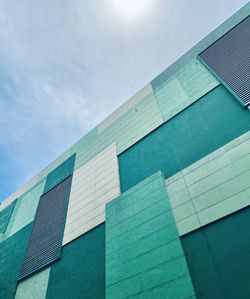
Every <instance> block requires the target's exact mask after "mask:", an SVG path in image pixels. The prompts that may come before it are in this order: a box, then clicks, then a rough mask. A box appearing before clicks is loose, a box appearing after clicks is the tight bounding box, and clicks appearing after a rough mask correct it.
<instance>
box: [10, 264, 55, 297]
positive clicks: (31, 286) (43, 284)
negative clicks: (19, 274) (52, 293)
mask: <svg viewBox="0 0 250 299" xmlns="http://www.w3.org/2000/svg"><path fill="white" fill-rule="evenodd" d="M49 273H50V268H46V269H44V270H42V271H40V272H39V273H37V274H35V275H32V276H30V277H29V278H27V279H25V280H23V281H21V282H20V283H19V284H18V287H17V290H16V296H15V299H45V297H46V291H47V286H48V281H49Z"/></svg>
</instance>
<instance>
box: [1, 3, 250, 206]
mask: <svg viewBox="0 0 250 299" xmlns="http://www.w3.org/2000/svg"><path fill="white" fill-rule="evenodd" d="M201 2H203V3H201ZM233 2H234V3H233V4H231V3H230V4H229V3H228V1H226V0H221V1H220V2H219V3H218V1H216V2H215V0H213V1H209V2H207V1H205V0H204V1H200V0H195V1H192V3H190V2H189V1H188V0H185V1H183V0H182V1H181V0H179V1H176V0H175V1H174V0H168V1H165V0H157V1H155V9H154V10H153V11H152V13H151V14H149V15H148V16H147V19H144V20H142V21H141V22H139V21H136V20H133V22H131V23H128V22H125V21H124V22H123V21H122V20H120V18H119V16H116V15H115V14H114V11H113V10H112V9H111V8H110V0H104V1H99V0H86V1H79V0H60V1H59V0H53V1H51V0H43V1H35V2H34V1H29V0H19V1H7V0H4V1H1V4H0V45H1V46H0V111H1V117H0V200H1V199H3V198H4V197H5V196H7V195H8V194H9V193H10V192H12V191H14V190H15V188H16V187H17V186H18V185H20V184H22V183H23V182H24V181H25V180H27V179H28V178H30V177H31V176H32V175H34V174H35V173H36V172H38V171H39V170H40V169H41V168H43V167H44V166H46V164H47V163H49V162H50V161H52V160H53V159H54V158H56V156H57V155H59V154H60V153H61V152H63V151H64V150H65V149H66V148H67V147H69V146H70V145H72V144H73V143H74V142H75V141H76V140H77V139H79V138H80V137H81V136H83V135H84V134H85V133H86V132H87V131H89V130H90V129H91V128H93V127H94V126H95V125H96V124H98V123H99V122H100V121H101V120H102V119H103V118H104V117H105V116H107V115H108V114H109V113H110V112H112V111H113V110H114V109H115V108H116V107H118V106H119V105H120V104H121V103H122V102H124V101H125V100H126V99H127V98H128V97H129V96H131V95H132V94H134V93H135V92H136V91H138V89H140V88H141V87H143V85H145V84H146V83H148V82H149V81H150V80H151V79H152V78H153V77H154V76H156V75H157V74H158V73H159V72H160V71H162V70H163V69H164V68H166V67H167V66H168V65H169V64H170V63H172V62H173V61H174V60H175V59H177V58H178V57H179V56H180V55H181V54H182V53H184V52H185V51H186V50H188V49H189V48H190V47H191V46H192V45H194V44H195V43H196V42H197V41H198V40H199V39H200V38H202V37H203V36H204V35H205V34H206V33H208V32H209V31H211V29H213V28H215V27H216V26H217V25H219V23H221V22H222V21H224V19H226V18H227V17H229V16H230V15H231V14H232V13H233V12H234V11H235V10H236V9H238V8H239V7H241V6H242V5H243V4H244V3H246V2H247V1H243V0H235V1H233ZM215 3H216V4H217V6H218V7H217V9H216V11H214V5H215ZM204 5H206V6H207V7H206V11H204V9H203V6H204ZM222 8H223V9H222ZM209 10H210V11H213V14H209V16H208V15H207V11H209ZM201 22H202V26H200V25H198V24H200V23H201Z"/></svg>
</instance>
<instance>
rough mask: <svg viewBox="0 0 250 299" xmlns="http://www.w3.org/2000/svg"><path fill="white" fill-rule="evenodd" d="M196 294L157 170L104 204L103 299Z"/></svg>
mask: <svg viewBox="0 0 250 299" xmlns="http://www.w3.org/2000/svg"><path fill="white" fill-rule="evenodd" d="M120 298H144V299H151V298H157V299H161V298H162V299H163V298H164V299H165V298H175V299H179V298H195V294H194V289H193V286H192V282H191V278H190V274H189V271H188V267H187V264H186V260H185V257H184V252H183V249H182V246H181V242H180V239H179V236H178V232H177V228H176V225H175V221H174V219H173V215H172V211H171V208H170V204H169V202H168V198H167V193H166V188H165V183H164V178H163V176H162V174H161V172H158V173H156V174H154V175H153V176H151V177H149V178H147V179H146V180H144V181H143V182H141V183H139V184H138V185H136V186H135V187H133V188H131V189H130V190H128V191H127V192H125V193H123V194H122V195H121V196H119V197H118V198H116V199H114V200H113V201H111V202H110V203H108V204H107V206H106V299H120Z"/></svg>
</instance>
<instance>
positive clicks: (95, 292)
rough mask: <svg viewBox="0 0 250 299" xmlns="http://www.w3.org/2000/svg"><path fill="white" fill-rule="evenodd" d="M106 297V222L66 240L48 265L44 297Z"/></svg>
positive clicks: (54, 298)
mask: <svg viewBox="0 0 250 299" xmlns="http://www.w3.org/2000/svg"><path fill="white" fill-rule="evenodd" d="M57 298H58V299H62V298H70V299H79V298H84V299H103V298H105V224H102V225H100V226H98V227H96V228H95V229H93V230H91V231H89V232H88V233H86V234H84V235H82V236H81V237H79V238H78V239H75V240H74V241H72V242H71V243H68V244H67V245H65V246H64V247H63V248H62V255H61V259H60V260H59V261H58V262H55V263H54V264H52V265H51V270H50V279H49V284H48V288H47V295H46V299H57Z"/></svg>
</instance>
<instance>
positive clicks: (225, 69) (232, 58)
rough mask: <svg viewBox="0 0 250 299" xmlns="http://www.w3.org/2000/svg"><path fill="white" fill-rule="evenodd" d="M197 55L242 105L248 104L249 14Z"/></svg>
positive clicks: (249, 79)
mask: <svg viewBox="0 0 250 299" xmlns="http://www.w3.org/2000/svg"><path fill="white" fill-rule="evenodd" d="M199 56H200V58H201V59H202V60H203V61H204V62H205V63H206V65H207V66H208V67H209V68H210V69H211V70H212V71H213V72H214V73H215V74H216V75H217V76H218V77H220V78H221V79H222V80H223V81H224V82H225V83H226V85H227V86H228V87H229V88H231V90H232V91H233V92H234V93H235V94H236V95H237V96H238V97H239V98H240V100H241V102H242V104H243V105H244V106H247V105H249V104H250V16H248V17H247V18H246V19H244V20H243V21H242V22H241V23H239V24H238V25H237V26H236V27H234V28H233V29H232V30H230V31H229V32H228V33H226V34H225V35H224V36H222V37H221V38H220V39H219V40H217V41H216V42H215V43H214V44H212V45H211V46H210V47H208V48H207V49H206V50H205V51H203V52H202V53H201V54H200V55H199Z"/></svg>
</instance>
